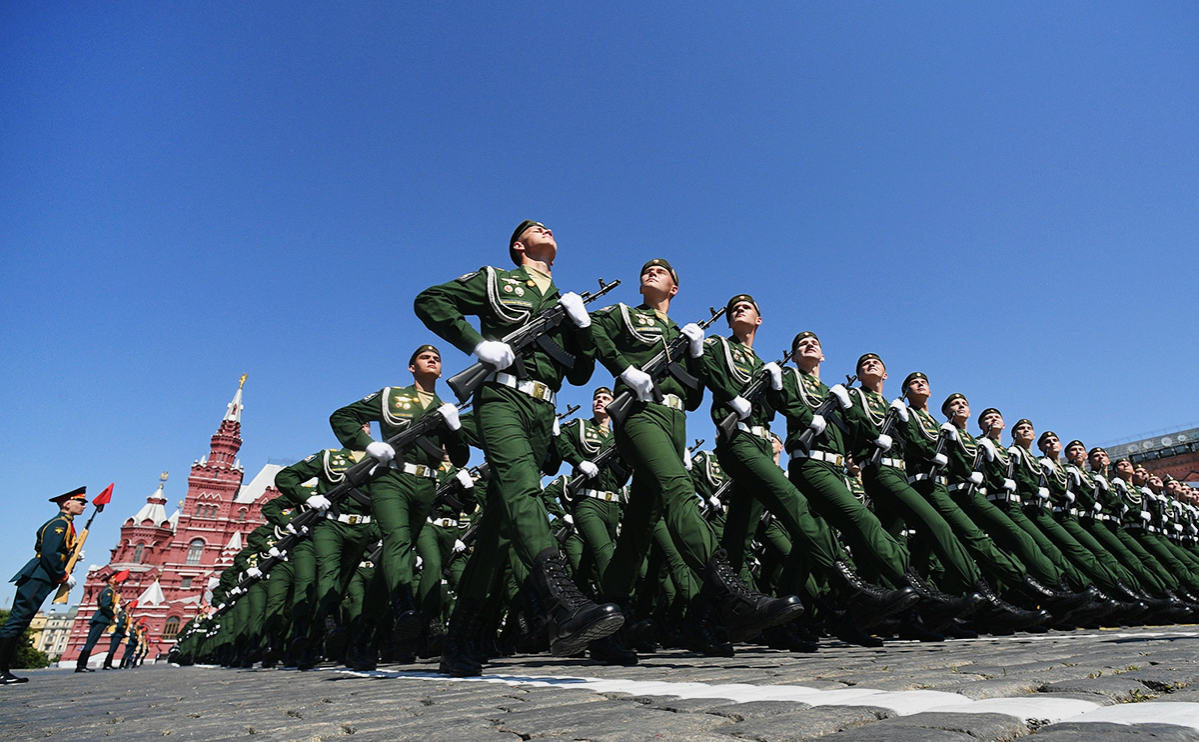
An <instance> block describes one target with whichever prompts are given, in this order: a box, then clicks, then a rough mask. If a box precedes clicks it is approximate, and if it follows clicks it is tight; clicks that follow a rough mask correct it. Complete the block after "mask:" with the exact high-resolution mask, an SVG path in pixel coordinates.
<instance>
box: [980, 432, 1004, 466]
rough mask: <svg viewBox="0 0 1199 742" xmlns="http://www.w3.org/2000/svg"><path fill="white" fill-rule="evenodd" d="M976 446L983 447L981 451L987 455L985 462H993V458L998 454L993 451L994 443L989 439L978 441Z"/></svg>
mask: <svg viewBox="0 0 1199 742" xmlns="http://www.w3.org/2000/svg"><path fill="white" fill-rule="evenodd" d="M978 445H980V446H982V447H983V451H986V453H987V461H994V460H995V456H996V455H997V454H998V453H999V452H998V451H996V450H995V443H994V442H992V441H991V439H990V438H987V437H983V438H979V439H978Z"/></svg>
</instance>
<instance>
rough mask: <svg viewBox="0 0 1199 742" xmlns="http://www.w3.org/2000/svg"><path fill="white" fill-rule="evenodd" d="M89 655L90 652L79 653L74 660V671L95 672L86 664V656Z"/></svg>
mask: <svg viewBox="0 0 1199 742" xmlns="http://www.w3.org/2000/svg"><path fill="white" fill-rule="evenodd" d="M91 656H92V653H91V652H84V653H82V654H80V655H79V659H78V660H76V661H75V672H95V670H93V669H92V668H90V667H88V666H87V661H88V658H90V657H91Z"/></svg>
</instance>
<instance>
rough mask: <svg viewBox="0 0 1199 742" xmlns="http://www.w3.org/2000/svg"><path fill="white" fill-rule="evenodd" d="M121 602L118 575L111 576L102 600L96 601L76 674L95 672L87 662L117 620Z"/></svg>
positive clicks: (80, 651) (101, 594) (76, 663)
mask: <svg viewBox="0 0 1199 742" xmlns="http://www.w3.org/2000/svg"><path fill="white" fill-rule="evenodd" d="M120 602H121V597H120V595H118V594H117V575H116V574H111V575H109V576H108V579H107V580H106V581H105V584H104V589H103V590H101V591H100V598H99V599H98V600H97V601H96V612H95V613H93V614H92V620H91V621H88V627H87V641H86V642H84V644H83V649H81V650H79V659H78V660H77V661H76V662H75V672H95V671H94V670H92V669H91V668H90V667H88V666H87V660H88V658H89V657H91V656H92V650H93V649H95V647H96V642H98V641H100V637H101V636H103V635H104V632H105V631H107V630H108V627H109V626H111V625H112V623H113V621H114V620H116V613H117V608H118V606H119V605H120Z"/></svg>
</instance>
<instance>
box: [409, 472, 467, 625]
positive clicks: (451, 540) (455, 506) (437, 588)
mask: <svg viewBox="0 0 1199 742" xmlns="http://www.w3.org/2000/svg"><path fill="white" fill-rule="evenodd" d="M462 471H466V470H465V469H459V468H458V467H456V466H454V465H453V464H451V463H450V462H449V461H442V462H441V466H440V467H439V468H438V469H437V488H438V489H439V490H441V489H443V488H444V489H446V494H445V496H444V497H441V498H439V499H437V500H436V501H435V502H434V504H433V509H432V511H431V512H430V513H429V516H428V518H427V521H428V522H427V523H426V524H425V527H424V529H423V530H422V531H421V532H420V536H419V537H418V538H417V542H416V553H417V555H419V556H420V558H421V561H422V562H423V564H422V566H421V576H420V585H419V587H418V591H417V602H418V604H419V605H420V612H421V617H422V618H423V619H424V620H425V622H426V623H427V624H428V627H429V631H430V633H433V634H435V635H436V634H440V633H441V626H442V619H443V617H445V616H448V615H449V606H450V596H449V592H448V591H447V590H446V585H447V583H448V584H449V585H450V586H451V587H454V586H456V585H457V584H458V578H459V577H461V575H462V569H463V568H464V567H465V564H464V563H463V562H462V560H460V559H458V560H454V561H453V562H451V561H450V556H451V555H452V554H453V553H454V552H455V548H456V545H457V544H459V543H460V542H459V538H458V537H459V536H460V535H462V529H461V525H462V522H463V517H464V515H466V514H469V513H470V512H471V511H472V510H474V508H475V492H476V487H475V485H474V480H473V479H472V480H471V482H472V484H471V486H470V487H464V486H463V485H462V484H461V482H459V481H458V473H459V472H462ZM464 546H465V545H463V547H464ZM447 565H452V566H451V567H450V574H449V577H446V576H445V575H444V571H445V570H444V568H445V567H446V566H447Z"/></svg>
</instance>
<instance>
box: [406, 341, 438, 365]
mask: <svg viewBox="0 0 1199 742" xmlns="http://www.w3.org/2000/svg"><path fill="white" fill-rule="evenodd" d="M426 350H431V351H433V352H434V353H436V354H437V357H438V358H441V351H440V350H438V349H437V348H436V346H433V345H429V344H428V343H425V344H424V345H422V346H421V347H419V348H417V349H416V350H414V351H412V357H411V358H409V359H408V365H409V366H411V365H412V364H414V363H416V357H417V356H419V355H420V354H421V353H424V352H425V351H426Z"/></svg>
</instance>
